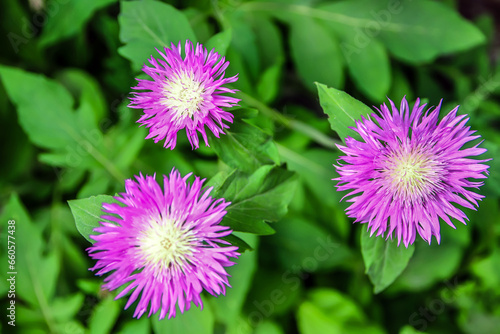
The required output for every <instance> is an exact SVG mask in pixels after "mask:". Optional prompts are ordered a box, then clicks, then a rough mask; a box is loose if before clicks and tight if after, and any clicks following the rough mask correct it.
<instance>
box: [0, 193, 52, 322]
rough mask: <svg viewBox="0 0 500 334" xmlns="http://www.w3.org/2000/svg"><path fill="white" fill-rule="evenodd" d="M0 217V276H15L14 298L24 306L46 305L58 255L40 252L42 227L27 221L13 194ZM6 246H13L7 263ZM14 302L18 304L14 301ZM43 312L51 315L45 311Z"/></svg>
mask: <svg viewBox="0 0 500 334" xmlns="http://www.w3.org/2000/svg"><path fill="white" fill-rule="evenodd" d="M0 218H1V220H2V222H3V227H4V228H3V229H2V230H3V231H4V233H2V241H1V245H2V247H3V249H4V250H5V252H2V254H1V257H0V259H1V260H2V261H4V263H5V267H4V268H5V269H4V270H3V272H2V273H1V276H0V277H1V279H2V280H4V281H5V280H6V279H7V278H10V277H11V276H12V275H13V276H15V277H16V279H15V285H16V299H17V298H19V299H21V300H23V301H24V302H25V306H29V307H30V308H31V309H34V310H38V309H40V307H42V306H43V305H44V304H45V305H47V304H49V305H50V304H51V303H50V302H51V301H52V298H53V297H54V294H55V291H56V286H57V280H58V277H59V273H60V256H59V254H58V253H57V252H56V251H55V250H51V251H49V252H48V254H47V255H44V254H45V252H46V249H45V248H46V247H45V241H44V240H43V236H42V230H41V229H40V228H39V226H37V225H36V224H34V223H33V222H32V221H31V218H30V216H29V215H28V212H27V211H26V208H25V207H24V205H23V204H22V203H21V201H20V199H19V197H18V196H17V194H13V195H11V197H10V200H9V201H8V203H6V205H5V208H4V210H3V213H2V215H1V217H0ZM7 226H14V228H7ZM7 231H13V232H7ZM9 241H10V243H9ZM7 246H9V247H11V248H9V249H12V246H15V262H14V263H8V259H7V251H6V250H7V249H8V248H7ZM4 256H5V258H4ZM47 268H50V270H47ZM11 273H15V274H11ZM16 305H18V302H17V301H16ZM47 314H48V315H49V316H52V315H51V314H50V311H49V310H47Z"/></svg>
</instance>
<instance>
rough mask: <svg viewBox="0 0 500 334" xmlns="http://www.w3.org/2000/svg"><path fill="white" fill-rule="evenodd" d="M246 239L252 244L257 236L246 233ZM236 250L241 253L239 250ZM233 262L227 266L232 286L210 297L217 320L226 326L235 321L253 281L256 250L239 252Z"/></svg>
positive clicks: (256, 239) (256, 240)
mask: <svg viewBox="0 0 500 334" xmlns="http://www.w3.org/2000/svg"><path fill="white" fill-rule="evenodd" d="M246 239H247V240H248V242H250V243H253V244H254V243H256V242H258V238H257V237H256V236H254V235H251V234H247V235H246ZM238 252H240V253H241V251H240V250H238ZM235 262H236V265H234V266H231V267H228V268H227V273H228V274H229V276H230V278H229V284H231V286H232V288H231V289H228V290H227V292H226V295H225V296H221V297H220V298H213V299H211V302H212V303H211V305H212V306H213V309H214V314H215V315H216V318H217V320H218V321H220V322H222V323H224V324H226V325H228V326H230V325H232V324H234V323H235V322H236V320H237V317H238V315H239V314H240V312H241V309H242V307H243V304H244V302H245V298H246V296H247V294H248V291H249V289H250V286H251V285H252V283H253V277H254V274H255V270H256V267H257V251H254V252H246V253H244V254H241V256H240V257H239V258H238V259H237V260H235Z"/></svg>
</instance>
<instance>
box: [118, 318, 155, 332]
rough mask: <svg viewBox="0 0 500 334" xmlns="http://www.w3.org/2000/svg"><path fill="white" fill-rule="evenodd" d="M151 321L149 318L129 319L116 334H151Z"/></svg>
mask: <svg viewBox="0 0 500 334" xmlns="http://www.w3.org/2000/svg"><path fill="white" fill-rule="evenodd" d="M150 328H151V321H150V320H149V318H146V317H142V318H140V319H130V320H129V321H128V322H126V323H125V325H123V327H122V328H121V330H120V331H119V332H118V334H146V333H151V329H150Z"/></svg>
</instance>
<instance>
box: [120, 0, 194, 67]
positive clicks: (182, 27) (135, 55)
mask: <svg viewBox="0 0 500 334" xmlns="http://www.w3.org/2000/svg"><path fill="white" fill-rule="evenodd" d="M118 22H119V23H120V40H121V41H122V42H123V43H125V46H122V47H121V48H120V49H118V52H119V53H120V54H121V55H122V56H124V57H125V58H127V59H128V60H130V61H131V62H132V68H133V69H134V70H136V71H138V70H140V69H141V67H142V65H143V64H144V63H146V62H147V60H148V59H149V58H150V57H151V55H153V56H155V57H160V55H159V54H158V52H157V51H156V50H155V48H157V49H159V50H160V51H162V50H163V48H164V47H168V48H169V47H170V43H174V44H175V45H177V43H179V41H180V42H181V44H182V46H183V48H184V42H185V41H186V40H187V39H188V40H190V41H191V42H193V43H194V44H196V36H195V35H194V32H193V30H192V29H191V26H190V25H189V22H188V20H187V18H186V16H185V15H184V14H183V13H182V12H180V11H179V10H177V9H175V8H174V7H172V6H171V5H168V4H165V3H162V2H159V1H123V2H121V12H120V15H119V17H118Z"/></svg>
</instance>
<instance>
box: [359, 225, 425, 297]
mask: <svg viewBox="0 0 500 334" xmlns="http://www.w3.org/2000/svg"><path fill="white" fill-rule="evenodd" d="M414 251H415V247H414V246H413V245H410V246H409V247H408V248H405V247H403V246H401V247H398V245H397V242H396V241H395V240H391V239H388V240H385V239H384V238H383V237H381V236H379V237H376V236H371V237H370V233H369V232H368V231H366V230H365V229H363V231H362V232H361V253H362V254H363V261H364V262H365V273H367V274H368V277H370V280H371V281H372V283H373V285H374V287H373V291H374V292H375V293H379V292H381V291H383V290H384V289H385V288H387V287H388V286H389V285H391V284H392V282H394V280H395V279H396V278H397V277H398V276H399V275H401V273H402V272H403V270H404V269H405V268H406V266H407V265H408V262H409V261H410V259H411V257H412V255H413V252H414Z"/></svg>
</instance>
